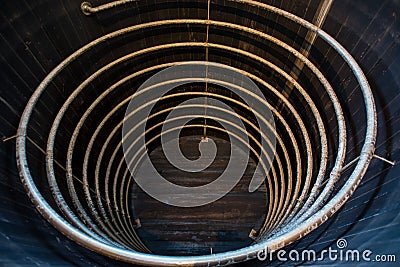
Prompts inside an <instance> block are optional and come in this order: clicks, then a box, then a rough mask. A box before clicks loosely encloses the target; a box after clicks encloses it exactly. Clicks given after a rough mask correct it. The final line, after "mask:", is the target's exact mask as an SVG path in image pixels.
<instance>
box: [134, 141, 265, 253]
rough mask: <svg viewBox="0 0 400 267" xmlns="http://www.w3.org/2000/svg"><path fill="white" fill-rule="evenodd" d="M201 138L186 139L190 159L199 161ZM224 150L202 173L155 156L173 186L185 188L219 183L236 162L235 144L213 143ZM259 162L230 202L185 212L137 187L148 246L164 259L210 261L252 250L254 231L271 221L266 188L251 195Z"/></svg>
mask: <svg viewBox="0 0 400 267" xmlns="http://www.w3.org/2000/svg"><path fill="white" fill-rule="evenodd" d="M200 138H201V136H185V137H182V138H180V146H181V149H182V152H183V154H184V155H185V156H186V157H187V158H189V159H196V158H197V157H198V156H199V152H198V142H199V140H200ZM213 140H214V142H215V143H216V145H217V147H218V154H217V156H216V159H215V160H214V162H213V163H212V164H211V165H210V166H209V167H208V168H207V169H205V170H204V171H202V172H198V173H189V172H184V171H181V170H179V169H176V168H175V167H173V166H172V165H171V164H170V163H169V162H168V160H167V158H166V157H165V155H164V153H163V151H162V148H161V147H158V148H156V149H155V150H153V151H152V152H151V154H150V158H151V160H152V162H153V164H154V166H155V167H156V168H157V169H158V171H159V172H160V173H162V175H163V177H165V178H166V179H168V180H169V181H171V182H173V183H176V184H179V185H184V186H199V185H203V184H207V183H210V182H212V181H213V180H215V179H217V178H218V176H219V175H220V174H221V173H222V172H223V171H224V169H225V167H226V165H227V163H228V161H229V156H230V144H229V142H227V141H225V140H223V139H221V138H215V137H213ZM255 166H256V164H255V162H254V160H253V159H251V158H250V160H249V163H248V167H247V169H246V171H245V174H244V175H243V177H242V179H241V180H240V181H239V183H238V184H237V185H236V186H235V188H234V189H233V190H232V191H231V192H230V193H228V194H227V195H226V196H225V197H223V198H221V199H219V200H217V201H216V202H213V203H211V204H208V205H205V206H201V207H195V208H181V207H174V206H169V205H167V204H164V203H161V202H159V201H157V200H155V199H153V198H152V197H151V196H149V195H148V194H146V193H145V192H143V190H141V189H140V187H138V186H134V187H133V194H132V195H134V201H133V203H134V205H135V209H136V213H137V215H138V216H139V218H140V220H141V224H142V227H141V228H140V229H138V230H137V233H138V235H139V236H140V237H141V239H142V241H143V242H144V243H145V245H146V246H147V247H148V248H149V249H150V250H151V251H153V252H154V253H156V254H159V255H186V256H189V255H205V254H210V253H211V249H212V251H213V253H219V252H225V251H230V250H234V249H238V248H241V247H245V246H248V245H250V244H251V243H252V239H250V238H249V237H248V235H249V233H250V231H251V229H252V228H254V227H255V226H256V225H257V224H260V223H262V222H263V220H264V219H265V218H264V217H265V214H266V212H265V209H266V195H265V185H263V186H261V187H260V188H259V189H258V190H257V191H255V192H254V193H249V191H248V185H249V183H250V180H251V178H252V175H253V172H254V169H255Z"/></svg>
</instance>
